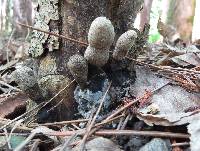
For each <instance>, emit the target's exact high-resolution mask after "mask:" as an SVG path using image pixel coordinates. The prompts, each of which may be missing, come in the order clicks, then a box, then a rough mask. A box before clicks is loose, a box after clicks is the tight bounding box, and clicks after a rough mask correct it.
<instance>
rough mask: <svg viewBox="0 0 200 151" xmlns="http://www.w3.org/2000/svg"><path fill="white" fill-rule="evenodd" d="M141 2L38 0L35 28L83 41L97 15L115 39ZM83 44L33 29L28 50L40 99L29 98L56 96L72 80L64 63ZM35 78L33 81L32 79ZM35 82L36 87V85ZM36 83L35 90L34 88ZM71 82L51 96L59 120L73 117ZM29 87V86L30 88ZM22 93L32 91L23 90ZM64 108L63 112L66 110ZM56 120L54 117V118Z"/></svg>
mask: <svg viewBox="0 0 200 151" xmlns="http://www.w3.org/2000/svg"><path fill="white" fill-rule="evenodd" d="M141 4H142V1H141V0H89V1H85V0H59V1H56V0H50V1H49V0H41V1H40V2H39V6H38V12H39V13H38V14H36V23H35V27H37V28H41V29H43V30H46V31H50V32H54V33H59V34H62V35H64V36H66V37H69V38H73V39H76V40H79V41H82V42H85V43H87V35H88V30H89V27H90V25H91V23H92V21H93V20H94V19H95V18H97V17H100V16H105V17H107V18H109V19H110V20H111V22H112V24H113V25H114V28H115V33H116V39H118V37H119V36H120V35H121V34H122V33H124V32H126V31H127V30H128V29H132V28H133V23H134V19H135V18H136V15H137V12H138V10H139V9H140V7H141ZM85 49H86V46H85V45H81V44H79V43H74V42H72V41H66V40H64V39H58V38H55V37H53V36H51V35H47V34H44V33H41V32H38V31H33V36H32V40H31V47H30V49H29V50H28V53H29V54H30V55H31V56H32V57H34V58H36V59H35V60H37V61H36V62H37V64H38V66H39V67H38V69H37V70H36V71H35V72H34V73H36V76H35V77H36V78H37V82H36V83H35V85H34V88H35V90H37V91H41V92H40V93H38V95H40V94H41V93H42V96H43V98H42V99H41V98H40V97H37V95H36V93H34V95H30V96H31V97H32V99H33V100H35V101H38V98H40V99H39V100H40V101H41V100H47V99H50V98H52V97H53V96H54V95H56V94H57V93H58V92H59V91H60V90H61V89H62V88H63V87H64V86H66V85H69V84H70V82H71V81H72V80H73V77H72V75H71V73H70V72H69V69H68V68H67V66H66V65H67V62H68V61H69V57H70V56H72V55H74V54H83V52H84V51H85ZM33 81H35V80H33ZM36 85H37V86H36ZM38 85H39V89H38ZM74 86H75V85H74V84H72V85H70V86H69V87H68V88H67V89H65V90H64V92H62V95H59V97H57V98H55V99H54V102H56V103H54V105H55V104H57V103H59V102H60V101H61V100H63V101H62V105H60V106H61V107H62V109H61V110H62V111H60V112H59V113H60V114H62V115H61V119H63V117H64V118H65V119H71V118H73V114H74V109H75V107H74V105H75V102H74V98H73V93H74ZM31 90H33V88H31ZM26 92H28V93H32V91H30V90H27V91H26ZM66 111H67V112H66ZM57 120H58V119H57Z"/></svg>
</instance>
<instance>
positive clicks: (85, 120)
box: [29, 119, 89, 127]
mask: <svg viewBox="0 0 200 151" xmlns="http://www.w3.org/2000/svg"><path fill="white" fill-rule="evenodd" d="M88 120H89V119H80V120H71V121H62V122H54V123H44V124H37V125H29V127H37V126H52V125H65V124H72V123H82V122H88Z"/></svg>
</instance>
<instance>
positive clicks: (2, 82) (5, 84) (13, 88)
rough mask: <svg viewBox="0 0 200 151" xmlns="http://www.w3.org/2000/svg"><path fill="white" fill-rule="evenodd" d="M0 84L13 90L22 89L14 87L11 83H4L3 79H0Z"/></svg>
mask: <svg viewBox="0 0 200 151" xmlns="http://www.w3.org/2000/svg"><path fill="white" fill-rule="evenodd" d="M0 84H1V85H4V86H7V87H8V88H10V89H12V90H15V91H22V90H20V89H18V88H15V87H13V86H11V85H9V84H7V83H5V82H4V81H0Z"/></svg>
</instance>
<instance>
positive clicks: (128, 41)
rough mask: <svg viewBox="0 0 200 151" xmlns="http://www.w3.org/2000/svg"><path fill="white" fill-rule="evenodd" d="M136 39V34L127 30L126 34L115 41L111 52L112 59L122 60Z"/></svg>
mask: <svg viewBox="0 0 200 151" xmlns="http://www.w3.org/2000/svg"><path fill="white" fill-rule="evenodd" d="M136 38H137V33H136V32H135V31H134V30H128V31H127V32H125V33H123V34H122V35H121V36H120V37H119V39H118V40H117V43H116V46H115V49H114V52H113V58H114V59H116V60H122V59H123V58H124V57H125V56H126V54H127V52H128V51H129V50H130V49H131V47H132V46H133V45H134V43H135V39H136Z"/></svg>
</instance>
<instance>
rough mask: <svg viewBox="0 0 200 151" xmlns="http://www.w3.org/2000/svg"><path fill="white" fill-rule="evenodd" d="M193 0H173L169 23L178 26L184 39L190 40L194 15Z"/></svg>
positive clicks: (169, 11) (169, 12)
mask: <svg viewBox="0 0 200 151" xmlns="http://www.w3.org/2000/svg"><path fill="white" fill-rule="evenodd" d="M194 6H195V5H194V1H193V0H176V1H173V0H171V2H170V6H169V7H170V8H169V10H168V19H167V23H168V24H170V25H173V26H174V27H176V29H177V31H178V32H179V33H180V36H181V38H182V39H184V40H187V41H189V40H190V39H191V35H192V23H193V16H194V8H195V7H194Z"/></svg>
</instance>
